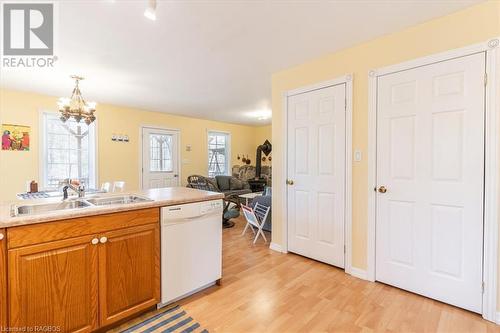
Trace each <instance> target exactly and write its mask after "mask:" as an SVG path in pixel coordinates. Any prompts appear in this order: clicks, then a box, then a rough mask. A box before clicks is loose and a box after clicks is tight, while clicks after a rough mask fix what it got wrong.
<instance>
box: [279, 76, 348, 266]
mask: <svg viewBox="0 0 500 333" xmlns="http://www.w3.org/2000/svg"><path fill="white" fill-rule="evenodd" d="M352 80H353V76H352V74H346V75H344V76H340V77H337V78H335V79H333V80H328V81H324V82H319V83H315V84H312V85H309V86H305V87H301V88H298V89H293V90H289V91H286V92H285V93H283V112H282V118H281V120H282V124H283V125H284V130H283V133H282V140H283V156H282V161H283V168H282V175H284V179H283V183H282V185H281V186H282V191H283V192H282V193H283V200H282V207H281V209H282V214H283V221H284V223H283V231H282V232H283V234H282V237H283V241H282V242H283V244H282V246H281V249H282V252H283V253H287V252H288V205H287V200H288V196H287V191H288V186H287V184H286V178H287V175H288V164H287V163H288V156H287V155H288V98H289V97H290V96H294V95H297V94H302V93H305V92H309V91H313V90H318V89H323V88H327V87H331V86H336V85H340V84H345V96H346V123H345V124H346V128H345V148H346V149H345V154H346V160H345V169H346V171H345V172H346V174H345V177H346V178H345V212H344V245H345V249H346V251H345V254H344V270H345V271H346V272H347V273H350V272H351V270H352V268H353V267H352V262H351V260H352V90H353V88H352V87H353V85H352ZM278 186H279V185H278Z"/></svg>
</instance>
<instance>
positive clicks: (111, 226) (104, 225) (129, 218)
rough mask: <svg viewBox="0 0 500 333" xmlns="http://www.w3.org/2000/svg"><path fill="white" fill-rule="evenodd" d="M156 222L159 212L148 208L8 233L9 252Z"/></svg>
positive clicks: (26, 228)
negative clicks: (19, 248)
mask: <svg viewBox="0 0 500 333" xmlns="http://www.w3.org/2000/svg"><path fill="white" fill-rule="evenodd" d="M159 222H160V209H159V208H148V209H140V210H133V211H127V212H119V213H112V214H104V215H96V216H88V217H79V218H75V219H68V220H62V221H56V222H47V223H40V224H31V225H26V226H20V227H12V228H9V229H8V241H7V245H8V248H9V249H13V248H17V247H22V246H28V245H33V244H40V243H45V242H50V241H55V240H62V239H68V238H72V237H78V236H84V235H91V234H100V233H103V232H107V231H110V230H117V229H123V228H127V227H133V226H138V225H145V224H150V223H159Z"/></svg>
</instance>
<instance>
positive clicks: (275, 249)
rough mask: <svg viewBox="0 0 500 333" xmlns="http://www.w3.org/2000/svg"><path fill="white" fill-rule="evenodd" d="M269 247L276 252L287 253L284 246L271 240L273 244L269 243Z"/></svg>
mask: <svg viewBox="0 0 500 333" xmlns="http://www.w3.org/2000/svg"><path fill="white" fill-rule="evenodd" d="M269 248H270V249H271V250H273V251H276V252H280V253H286V252H285V251H283V248H282V247H281V245H279V244H278V243H273V242H271V244H269Z"/></svg>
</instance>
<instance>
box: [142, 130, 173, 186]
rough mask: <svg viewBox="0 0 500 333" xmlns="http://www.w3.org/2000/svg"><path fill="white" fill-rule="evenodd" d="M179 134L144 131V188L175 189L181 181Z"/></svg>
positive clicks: (164, 131) (162, 131) (163, 131)
mask: <svg viewBox="0 0 500 333" xmlns="http://www.w3.org/2000/svg"><path fill="white" fill-rule="evenodd" d="M178 142H179V132H178V131H171V130H164V129H158V128H149V127H144V128H143V129H142V188H143V189H151V188H162V187H175V186H179V185H180V180H179V151H178V149H179V143H178Z"/></svg>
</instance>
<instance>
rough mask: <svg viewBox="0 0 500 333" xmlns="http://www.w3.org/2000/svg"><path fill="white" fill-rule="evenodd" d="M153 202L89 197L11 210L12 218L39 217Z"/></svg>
mask: <svg viewBox="0 0 500 333" xmlns="http://www.w3.org/2000/svg"><path fill="white" fill-rule="evenodd" d="M148 201H153V200H151V199H149V198H145V197H140V196H137V195H120V196H109V197H108V196H106V197H89V198H79V199H72V200H66V201H61V202H53V203H47V204H33V205H14V206H12V209H11V216H12V217H16V216H26V215H38V214H44V213H51V212H57V211H62V210H68V209H82V208H87V207H97V206H109V205H124V204H134V203H139V202H148Z"/></svg>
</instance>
